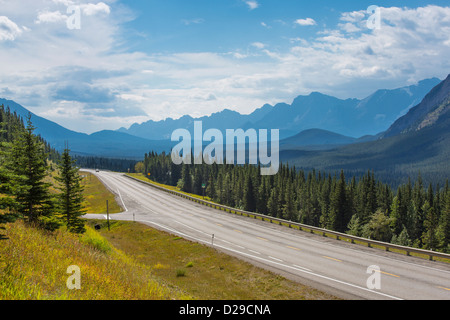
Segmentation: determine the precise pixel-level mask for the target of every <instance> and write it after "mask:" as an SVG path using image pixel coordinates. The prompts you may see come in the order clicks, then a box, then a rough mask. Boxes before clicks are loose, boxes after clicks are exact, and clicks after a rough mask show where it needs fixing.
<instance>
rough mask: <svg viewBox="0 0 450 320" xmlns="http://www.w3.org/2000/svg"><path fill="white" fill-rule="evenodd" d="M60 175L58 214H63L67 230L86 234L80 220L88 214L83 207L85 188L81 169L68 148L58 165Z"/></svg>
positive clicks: (57, 179)
mask: <svg viewBox="0 0 450 320" xmlns="http://www.w3.org/2000/svg"><path fill="white" fill-rule="evenodd" d="M58 169H59V175H58V176H57V177H56V178H55V179H56V181H58V182H59V183H60V186H59V187H58V189H59V190H60V191H61V193H60V194H58V212H59V213H60V214H61V216H62V219H63V221H64V222H65V224H66V226H67V229H68V230H69V231H70V232H72V233H85V232H86V228H85V225H84V221H83V220H82V219H81V218H80V217H81V216H82V215H84V214H85V213H86V211H85V210H84V206H83V201H84V197H83V189H84V188H83V186H82V185H81V180H82V178H81V176H80V174H79V169H78V168H77V167H76V166H75V161H74V160H72V158H71V156H70V151H69V149H68V148H66V149H65V150H64V152H63V154H62V158H61V161H60V163H59V165H58Z"/></svg>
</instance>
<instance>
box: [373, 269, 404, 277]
mask: <svg viewBox="0 0 450 320" xmlns="http://www.w3.org/2000/svg"><path fill="white" fill-rule="evenodd" d="M373 271H376V272H380V273H382V274H386V275H388V276H392V277H396V278H400V276H398V275H396V274H392V273H388V272H384V271H381V270H373Z"/></svg>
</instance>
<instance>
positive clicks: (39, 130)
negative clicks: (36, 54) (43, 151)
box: [0, 99, 167, 159]
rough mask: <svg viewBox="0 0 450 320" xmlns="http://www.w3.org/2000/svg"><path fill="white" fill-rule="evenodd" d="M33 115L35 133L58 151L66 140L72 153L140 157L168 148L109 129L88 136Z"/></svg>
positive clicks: (21, 112)
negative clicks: (151, 151) (152, 151)
mask: <svg viewBox="0 0 450 320" xmlns="http://www.w3.org/2000/svg"><path fill="white" fill-rule="evenodd" d="M0 105H4V107H5V108H7V107H9V109H10V110H11V112H16V113H17V114H18V115H20V116H21V117H22V118H24V119H25V118H26V116H27V115H28V113H29V111H28V110H27V109H25V108H24V107H22V106H21V105H20V104H18V103H16V102H14V101H12V100H6V99H0ZM31 115H32V117H31V121H32V122H33V125H34V126H35V127H36V130H35V134H37V135H40V136H42V137H43V138H44V139H45V140H46V141H47V142H48V143H50V145H51V146H52V147H53V148H55V149H56V150H59V151H61V150H63V149H64V145H65V143H66V142H68V143H69V148H70V149H71V150H72V152H73V153H75V154H78V155H85V156H100V157H110V158H128V159H141V158H143V154H144V153H145V152H148V151H149V150H154V151H157V152H162V151H164V150H166V149H167V143H166V142H165V141H150V140H147V139H143V138H139V137H135V136H131V135H129V134H126V133H122V132H117V131H110V130H104V131H99V132H96V133H93V134H91V135H88V134H85V133H80V132H75V131H72V130H69V129H66V128H64V127H62V126H60V125H59V124H57V123H55V122H53V121H50V120H47V119H45V118H42V117H39V116H37V115H35V114H34V113H31ZM144 150H145V151H144Z"/></svg>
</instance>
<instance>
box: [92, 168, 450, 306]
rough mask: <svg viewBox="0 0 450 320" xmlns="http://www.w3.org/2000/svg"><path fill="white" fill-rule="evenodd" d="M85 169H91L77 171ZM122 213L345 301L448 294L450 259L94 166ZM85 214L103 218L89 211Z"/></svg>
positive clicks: (121, 217) (115, 217)
mask: <svg viewBox="0 0 450 320" xmlns="http://www.w3.org/2000/svg"><path fill="white" fill-rule="evenodd" d="M83 171H89V170H83ZM90 172H92V173H93V174H95V175H96V176H97V177H98V178H99V179H100V180H101V181H102V182H103V183H104V184H105V186H107V187H108V188H109V189H110V190H111V191H112V192H113V193H114V194H115V195H116V196H117V199H118V202H119V204H121V205H122V207H123V209H124V211H123V212H122V213H120V214H112V215H110V219H112V220H128V221H136V222H140V223H145V224H147V225H149V226H151V227H154V228H156V229H159V230H162V231H166V232H169V233H172V234H174V235H178V236H181V237H183V238H186V239H188V240H191V241H195V242H199V243H203V244H205V245H208V246H213V247H214V248H216V249H217V250H220V251H223V252H225V253H227V254H230V255H233V256H236V257H239V258H241V259H244V260H246V261H249V262H251V263H253V264H255V265H258V266H261V267H264V268H266V269H269V270H271V271H273V272H276V273H278V274H280V275H282V276H285V277H287V278H289V279H292V280H295V281H299V282H301V283H303V284H307V285H310V286H312V287H315V288H317V289H320V290H323V291H326V292H329V293H331V294H334V295H336V296H339V297H342V298H344V299H361V300H365V299H369V300H379V299H382V300H410V299H414V300H418V299H419V300H449V299H450V265H449V264H446V263H443V262H437V261H428V260H426V259H421V258H417V257H408V256H406V255H403V254H398V253H392V252H385V251H383V250H379V249H374V248H367V247H364V246H361V245H356V244H350V243H347V242H343V241H338V240H334V239H330V238H324V237H321V236H319V235H314V234H310V233H307V232H302V231H298V230H294V229H290V228H287V227H284V226H279V225H276V224H271V223H268V222H263V221H260V220H255V219H251V218H247V217H241V216H238V215H235V214H230V213H226V212H224V211H219V210H216V209H212V208H209V207H206V206H203V205H200V204H198V203H195V202H192V201H189V200H187V199H184V198H181V197H177V196H175V195H172V194H169V193H166V192H164V191H160V190H158V189H156V188H153V187H151V186H147V185H145V184H142V183H140V182H138V181H134V180H132V179H130V178H128V177H126V176H124V175H123V174H120V173H113V172H98V173H96V172H94V171H92V170H91V171H90ZM86 217H87V218H100V219H105V217H104V216H102V215H100V216H99V215H95V214H88V215H86Z"/></svg>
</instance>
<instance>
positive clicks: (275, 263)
mask: <svg viewBox="0 0 450 320" xmlns="http://www.w3.org/2000/svg"><path fill="white" fill-rule="evenodd" d="M141 222H146V223H150V224H154V225H156V226H158V227H160V228H162V229H166V230H168V231H171V232H173V233H175V234H178V235H180V236H182V237H185V238H188V239H189V238H190V239H193V240H195V241H198V242H200V243H205V244H209V243H208V242H206V241H204V240H202V239H198V238H195V237H192V236H189V235H187V234H184V233H182V232H179V231H177V230H174V229H172V228H168V227H166V226H163V225H160V224H158V223H155V222H153V221H145V220H141ZM214 246H215V247H218V248H222V249H224V250H227V251H231V252H235V253H237V254H240V255H243V256H247V257H250V258H253V259H256V260H260V261H264V262H266V263H270V264H274V265H278V266H282V267H284V268H289V269H294V270H297V271H299V272H303V273H306V274H309V275H311V276H315V277H318V278H322V279H325V280H328V281H333V282H336V283H340V284H343V285H346V286H350V287H353V288H357V289H360V290H363V291H367V292H370V293H373V294H377V295H381V296H384V297H387V298H390V299H394V300H403V299H402V298H398V297H395V296H392V295H389V294H385V293H382V292H378V291H374V290H370V289H368V288H364V287H361V286H358V285H355V284H352V283H348V282H345V281H341V280H337V279H333V278H330V277H327V276H323V275H320V274H317V273H314V272H311V271H308V270H305V269H304V268H302V269H300V268H299V267H295V266H290V265H287V264H283V263H279V262H275V261H273V260H268V259H265V258H261V257H258V256H254V255H251V254H248V253H245V252H242V251H237V250H234V249H231V248H227V247H224V246H221V245H218V244H216V245H214Z"/></svg>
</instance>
